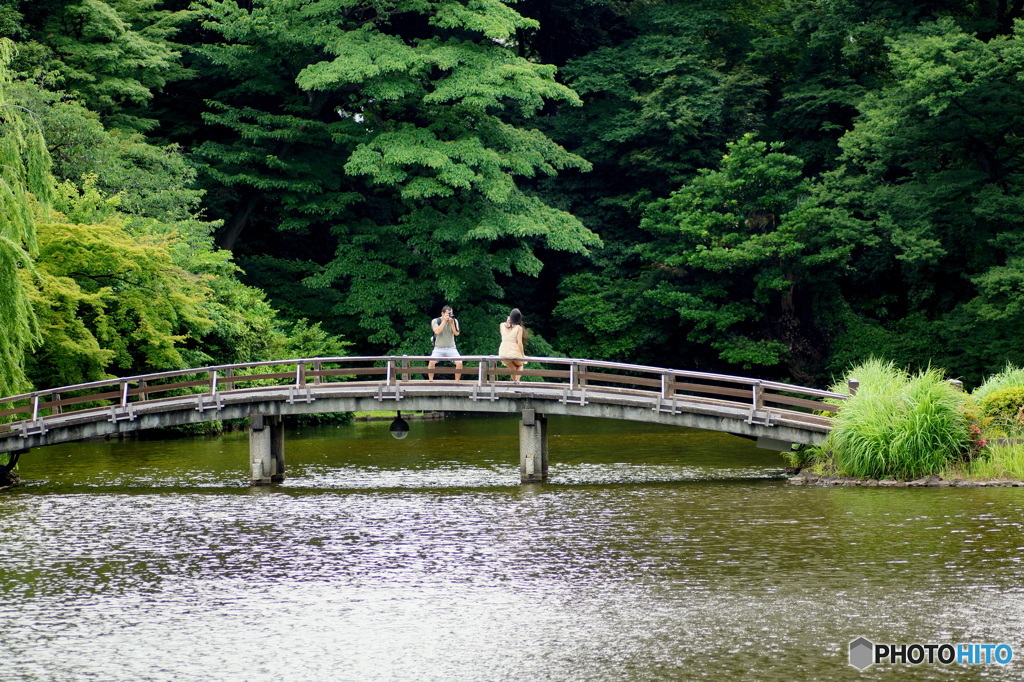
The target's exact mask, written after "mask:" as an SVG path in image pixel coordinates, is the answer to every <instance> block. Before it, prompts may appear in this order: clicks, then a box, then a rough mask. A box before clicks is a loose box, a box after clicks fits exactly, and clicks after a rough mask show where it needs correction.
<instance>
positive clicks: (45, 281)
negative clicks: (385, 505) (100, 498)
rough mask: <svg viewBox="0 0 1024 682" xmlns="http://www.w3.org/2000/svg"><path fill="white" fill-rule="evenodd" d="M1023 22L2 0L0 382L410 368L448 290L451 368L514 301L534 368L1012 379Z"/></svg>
mask: <svg viewBox="0 0 1024 682" xmlns="http://www.w3.org/2000/svg"><path fill="white" fill-rule="evenodd" d="M1022 5H1024V0H1012V1H1011V0H977V1H971V2H968V1H960V0H929V1H927V2H924V1H921V2H911V1H906V0H878V1H875V2H865V1H853V2H851V1H848V0H843V1H839V0H706V1H703V2H696V1H695V2H687V1H676V2H665V1H659V0H647V1H637V0H634V1H620V0H608V1H604V0H523V1H521V2H516V3H503V2H499V1H498V0H473V1H470V0H464V1H460V0H375V1H374V2H366V1H365V0H273V1H270V0H245V1H240V0H223V1H218V0H198V1H196V2H191V1H189V0H166V1H160V0H146V1H140V0H106V1H104V0H0V38H6V39H9V43H5V44H6V45H9V47H10V48H11V49H8V50H7V51H6V52H4V53H2V54H0V73H2V78H0V86H2V88H0V124H3V126H4V129H3V132H2V133H0V134H2V135H3V136H4V138H3V139H4V140H6V142H4V145H5V146H4V147H2V148H0V157H2V158H0V160H3V159H7V160H6V161H4V163H5V164H6V167H8V168H16V172H15V171H11V173H10V174H9V177H7V176H5V178H4V179H3V183H0V188H3V187H6V188H8V190H9V191H8V190H5V191H7V193H8V194H10V195H11V196H10V197H9V198H8V199H4V201H9V202H15V199H16V196H20V195H19V194H18V193H19V192H20V193H21V194H22V195H26V196H28V197H29V199H30V201H29V203H30V206H29V208H30V210H31V211H32V219H31V220H32V225H31V229H29V228H28V227H26V226H24V225H22V227H21V228H19V229H15V227H17V226H16V225H15V223H12V222H10V221H7V222H6V223H0V238H4V239H6V240H7V247H6V248H7V249H8V256H9V257H8V258H7V260H4V251H3V249H2V248H0V266H4V263H7V266H6V268H7V272H6V274H4V273H0V278H6V279H5V282H6V283H4V282H0V285H2V286H3V292H6V293H0V298H2V297H4V296H5V297H6V301H7V304H6V307H4V306H3V305H2V303H3V302H2V301H0V322H3V324H5V326H7V328H8V333H7V335H6V336H7V340H6V341H5V342H3V343H0V374H3V375H4V376H5V379H4V381H2V382H0V384H2V387H3V388H6V389H8V391H11V392H13V391H15V390H20V389H23V388H26V387H28V386H31V385H36V386H40V387H41V386H44V385H59V384H69V383H76V382H79V381H86V380H90V379H96V378H100V377H103V376H107V375H110V374H125V373H135V372H143V371H150V370H156V369H166V368H174V367H187V366H195V365H197V364H209V363H227V362H241V361H248V360H258V359H270V358H275V357H277V358H280V357H283V356H286V355H288V356H293V357H294V356H302V355H329V354H335V353H349V354H352V353H357V354H367V355H370V354H373V355H376V354H387V353H407V354H424V353H427V352H429V336H428V334H429V331H428V330H429V326H428V325H429V320H430V318H431V317H433V316H435V315H436V314H437V312H438V311H439V310H440V307H441V306H442V305H444V304H446V303H447V304H450V305H452V306H453V307H454V308H455V310H456V315H457V317H459V319H460V320H461V322H462V326H463V330H464V333H463V335H462V337H460V350H461V351H462V352H463V353H466V354H478V353H479V354H491V353H494V352H496V349H497V346H498V342H499V338H498V333H497V329H496V327H497V324H498V323H499V322H500V321H502V320H504V319H505V316H506V315H507V313H508V310H509V309H510V308H511V307H518V308H520V309H521V310H522V311H523V314H524V316H525V318H526V321H527V326H528V327H529V328H530V330H531V332H532V335H531V338H530V342H529V345H528V348H527V351H528V353H530V354H532V355H565V356H575V357H586V358H596V359H605V360H617V361H625V362H635V363H644V364H653V365H658V366H669V367H677V368H686V369H696V370H706V371H721V372H728V373H742V374H752V375H755V376H759V377H765V378H782V379H787V380H789V379H791V380H794V381H796V382H799V383H804V384H817V385H824V384H827V383H828V382H829V379H830V378H831V377H833V376H835V375H837V374H840V373H842V372H843V370H845V369H846V368H848V367H849V366H850V365H851V364H852V363H855V362H858V361H861V360H863V359H865V358H867V357H871V356H874V357H879V358H884V359H886V360H893V361H895V362H897V363H898V364H900V365H903V366H910V367H925V366H928V365H931V366H938V367H942V368H944V369H945V370H947V371H948V372H949V373H950V374H951V375H953V376H958V377H961V378H963V379H964V380H965V382H966V383H968V384H969V385H970V384H976V383H977V382H978V381H979V380H980V379H981V377H983V376H984V375H986V374H988V373H991V372H994V371H997V370H999V369H1001V368H1003V367H1004V366H1005V365H1006V364H1007V363H1008V362H1009V363H1014V364H1017V365H1021V364H1024V334H1022V333H1021V331H1022V329H1024V325H1022V322H1024V287H1022V282H1024V240H1022V236H1024V221H1022V215H1024V210H1022V209H1024V201H1022V199H1024V148H1022V142H1024V139H1022V134H1024V127H1022V125H1021V124H1022V119H1024V83H1022V81H1021V74H1022V73H1024V70H1022V66H1024V44H1022V43H1021V42H1020V41H1021V38H1020V37H1019V33H1021V32H1024V24H1022V23H1021V17H1022V16H1024V7H1022ZM4 55H6V56H4ZM39 134H41V136H42V137H41V139H42V140H43V141H44V143H45V152H48V155H47V154H42V155H41V156H40V154H41V152H42V150H36V151H35V152H34V151H33V149H34V148H33V147H32V144H31V140H32V139H34V138H33V137H32V136H33V135H39ZM37 152H38V153H37ZM34 154H35V156H34ZM47 156H48V158H47ZM37 157H39V158H37ZM19 183H20V184H19ZM26 193H27V194H26ZM14 205H15V204H14V203H10V205H9V206H8V205H7V204H5V205H4V206H6V207H7V209H5V210H14V209H13V208H11V207H13V206H14ZM19 206H20V205H19ZM18 210H21V211H23V212H24V210H27V209H25V207H24V206H21V208H19V209H18ZM12 215H13V214H12ZM15 222H16V221H15ZM5 230H6V232H5ZM11 254H15V255H11ZM15 303H17V304H15Z"/></svg>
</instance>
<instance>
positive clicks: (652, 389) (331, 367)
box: [0, 355, 848, 430]
mask: <svg viewBox="0 0 1024 682" xmlns="http://www.w3.org/2000/svg"><path fill="white" fill-rule="evenodd" d="M431 359H432V358H431V357H430V356H428V355H401V356H395V355H389V356H352V357H346V356H342V357H315V358H295V359H288V360H263V361H259V362H248V363H234V364H229V365H212V366H208V367H197V368H191V369H180V370H171V371H165V372H154V373H151V374H142V375H136V376H129V377H119V378H110V379H106V380H98V381H90V382H86V383H82V384H74V385H70V386H60V387H57V388H47V389H44V390H40V391H32V392H30V393H22V394H20V395H15V396H10V397H7V398H0V406H2V405H13V404H14V403H17V402H21V401H28V403H29V404H27V405H23V406H21V407H13V406H12V407H10V408H8V409H4V410H0V417H3V416H13V415H19V414H26V416H28V414H29V413H30V414H31V416H30V417H28V418H29V419H31V421H32V422H36V421H38V420H40V419H43V418H45V415H43V414H41V412H42V411H44V410H50V411H51V412H52V414H59V413H63V414H68V413H69V412H74V411H76V410H73V409H72V410H68V409H67V408H68V407H69V406H71V405H79V404H88V403H90V402H93V403H95V402H102V401H110V400H111V399H113V400H115V401H116V404H117V405H119V406H120V407H125V406H127V405H128V404H129V403H130V402H133V401H132V398H134V399H135V400H134V402H135V403H139V402H149V401H151V400H166V399H167V397H166V396H160V395H159V394H166V393H168V392H170V391H181V390H186V391H187V390H190V389H195V388H199V387H205V389H206V391H205V393H202V394H201V395H217V394H218V392H220V393H225V392H227V393H230V392H232V391H241V390H252V389H251V388H250V389H241V388H237V386H238V384H244V383H246V382H250V381H268V382H277V383H272V384H271V385H272V386H286V385H289V384H290V385H293V386H297V387H302V388H309V387H310V386H312V388H313V389H314V390H322V389H324V388H330V387H331V386H332V385H337V384H338V383H340V381H346V382H347V383H373V384H380V383H382V382H383V383H384V384H386V385H389V386H393V385H394V384H396V383H398V382H401V383H403V384H406V383H410V382H415V381H425V380H424V379H420V380H412V379H411V378H410V377H411V375H414V374H420V375H424V374H425V373H426V367H425V366H424V367H418V366H414V365H413V364H412V363H414V362H421V363H423V364H424V365H426V363H427V362H429V361H430V360H431ZM459 359H461V360H462V361H463V362H464V363H477V366H476V367H471V366H467V365H464V367H463V370H462V373H463V374H464V375H467V376H466V378H467V379H469V377H474V378H473V379H469V380H470V381H472V382H473V383H476V384H477V385H481V386H482V385H485V384H487V385H490V384H492V383H493V382H494V381H497V380H498V377H499V376H500V375H505V374H508V371H507V370H506V369H505V368H504V367H503V366H501V365H500V362H501V360H503V359H504V358H498V357H497V356H494V355H464V356H461V357H460V358H459ZM521 360H522V361H524V362H527V363H529V364H528V366H527V368H526V369H525V370H523V371H522V372H521V374H522V375H523V376H527V377H530V376H532V377H538V378H540V379H543V380H545V381H544V383H546V384H548V385H550V384H551V383H552V382H555V383H557V384H561V385H566V386H568V388H569V389H570V390H572V391H580V390H608V391H616V390H620V391H622V390H628V391H630V392H635V391H643V392H645V393H650V394H652V395H655V396H658V397H659V398H660V399H662V400H673V399H676V398H679V397H684V398H685V397H687V396H691V397H692V396H698V397H700V396H704V397H709V398H710V399H713V400H719V401H725V402H729V403H734V404H740V405H746V406H748V407H751V408H753V409H754V410H762V409H764V407H765V404H767V403H772V404H776V405H786V406H788V408H789V409H793V408H798V409H801V410H819V411H822V412H835V411H836V410H837V409H838V407H837V405H836V404H835V402H834V401H843V400H845V399H846V398H847V397H848V396H847V395H845V394H842V393H835V392H832V391H826V390H822V389H817V388H811V387H806V386H795V385H791V384H786V383H783V382H777V381H764V380H760V379H754V378H750V377H741V376H733V375H728V374H715V373H708V372H697V371H692V370H681V369H670V368H664V367H653V366H649V365H632V364H628V363H621V362H608V361H603V360H586V359H580V358H553V357H526V358H521ZM368 363H369V366H362V367H360V366H359V365H367V364H368ZM354 365H355V366H354ZM531 365H532V366H531ZM551 365H553V366H555V368H554V369H552V368H549V367H546V366H551ZM272 368H281V369H280V370H277V371H274V369H272ZM260 369H271V371H269V372H266V371H264V372H258V370H260ZM253 370H257V373H255V374H251V375H246V374H244V373H240V372H244V371H253ZM435 371H438V370H435ZM445 373H451V372H450V370H449V371H447V372H445ZM204 374H205V375H206V377H205V378H203V379H195V378H192V379H189V378H187V377H189V376H191V377H196V376H197V375H199V376H202V375H204ZM474 375H475V376H474ZM360 376H368V379H366V380H361V381H360V380H358V379H354V380H353V378H355V377H360ZM310 377H312V381H311V382H310V381H309V378H310ZM369 377H373V378H369ZM182 378H185V379H184V380H180V379H182ZM174 379H179V381H173V380H174ZM161 380H171V381H170V382H169V383H166V384H161V383H157V382H159V381H161ZM286 381H287V383H284V382H286ZM602 382H603V383H607V384H615V385H616V386H624V387H626V386H628V387H629V388H628V389H616V388H613V387H609V386H602V385H600V384H601V383H602ZM222 384H223V387H222V386H221V385H222ZM133 385H134V388H133V387H132V386H133ZM527 385H528V384H527ZM115 386H116V387H117V388H116V392H114V391H113V390H112V389H113V387H115ZM94 389H106V390H104V391H101V392H97V393H92V394H84V395H83V394H82V392H85V391H90V390H94ZM76 393H77V394H78V395H69V394H76ZM189 395H200V393H198V392H195V393H190V394H189ZM55 396H58V397H57V399H56V400H54V399H53V398H54V397H55ZM59 396H62V397H63V399H61V398H60V397H59ZM47 397H49V398H50V400H48V401H47V400H46V398H47ZM825 401H833V402H832V403H829V402H825ZM107 404H108V406H109V404H110V403H109V402H108V403H107ZM94 408H95V406H94V405H90V406H88V407H85V408H81V409H82V410H88V409H94ZM22 421H24V420H22ZM4 430H6V429H4Z"/></svg>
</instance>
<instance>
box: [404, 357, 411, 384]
mask: <svg viewBox="0 0 1024 682" xmlns="http://www.w3.org/2000/svg"><path fill="white" fill-rule="evenodd" d="M402 369H404V370H408V369H409V359H408V358H406V357H404V356H403V357H402ZM409 377H410V374H409V372H408V371H405V372H402V381H409Z"/></svg>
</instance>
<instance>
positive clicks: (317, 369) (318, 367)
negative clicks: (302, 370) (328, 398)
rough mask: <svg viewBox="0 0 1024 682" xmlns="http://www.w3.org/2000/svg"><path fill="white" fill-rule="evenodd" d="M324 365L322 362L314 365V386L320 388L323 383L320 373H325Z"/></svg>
mask: <svg viewBox="0 0 1024 682" xmlns="http://www.w3.org/2000/svg"><path fill="white" fill-rule="evenodd" d="M323 368H324V364H323V363H322V362H314V363H313V385H314V386H319V385H320V384H322V383H323V377H322V376H320V372H322V371H323Z"/></svg>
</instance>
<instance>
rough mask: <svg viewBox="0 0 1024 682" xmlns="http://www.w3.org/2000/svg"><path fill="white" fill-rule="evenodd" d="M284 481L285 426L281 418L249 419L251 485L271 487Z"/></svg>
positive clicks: (258, 417)
mask: <svg viewBox="0 0 1024 682" xmlns="http://www.w3.org/2000/svg"><path fill="white" fill-rule="evenodd" d="M283 480H284V424H282V423H281V417H276V416H264V415H259V414H254V415H252V416H250V417H249V484H250V485H270V484H271V483H280V482H281V481H283Z"/></svg>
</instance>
